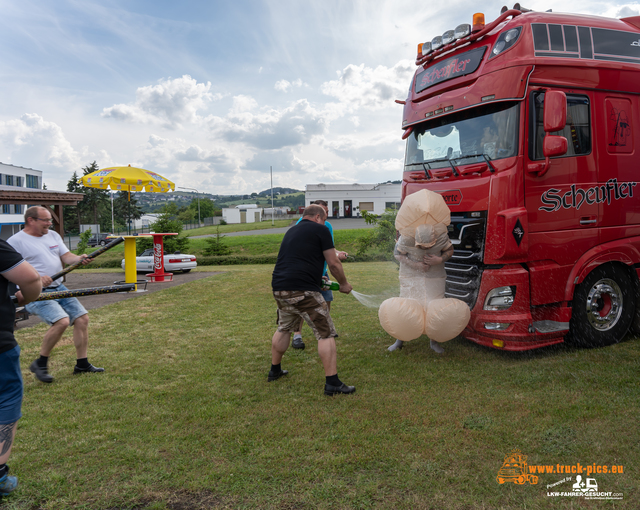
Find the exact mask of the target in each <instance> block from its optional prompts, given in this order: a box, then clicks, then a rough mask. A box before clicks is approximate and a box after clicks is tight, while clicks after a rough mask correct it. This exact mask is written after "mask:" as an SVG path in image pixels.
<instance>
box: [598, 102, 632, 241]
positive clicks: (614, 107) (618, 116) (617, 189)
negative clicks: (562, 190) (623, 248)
mask: <svg viewBox="0 0 640 510" xmlns="http://www.w3.org/2000/svg"><path fill="white" fill-rule="evenodd" d="M596 99H597V101H598V103H597V107H596V108H595V120H594V124H595V125H597V126H602V127H603V129H600V130H599V131H598V133H597V135H596V136H597V137H598V138H599V140H601V143H600V146H601V147H602V151H600V153H599V164H598V181H599V182H600V186H601V187H604V191H606V192H607V193H606V200H605V201H603V202H602V204H601V209H602V222H601V225H600V226H602V227H624V228H627V227H628V226H629V225H638V224H639V223H640V184H639V181H640V176H639V175H638V156H637V155H636V154H635V145H637V144H638V139H637V136H638V133H637V130H638V126H637V122H638V118H637V108H638V104H637V102H638V100H637V98H636V97H634V96H625V95H623V94H616V93H609V92H607V93H605V92H603V93H600V94H598V95H597V96H596ZM634 103H635V104H634ZM627 235H628V234H627V233H625V232H624V230H623V229H614V230H610V231H607V238H606V239H603V242H605V241H607V240H612V239H617V238H620V237H626V236H627Z"/></svg>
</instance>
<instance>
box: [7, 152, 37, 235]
mask: <svg viewBox="0 0 640 510" xmlns="http://www.w3.org/2000/svg"><path fill="white" fill-rule="evenodd" d="M29 189H42V170H34V169H33V168H24V167H21V166H14V165H7V164H5V163H0V190H5V191H26V190H29ZM26 209H27V204H6V203H5V204H1V205H0V225H1V231H0V237H1V238H2V239H7V238H9V237H10V236H12V235H13V234H15V233H16V232H19V231H20V227H21V225H22V224H23V223H24V212H25V211H26Z"/></svg>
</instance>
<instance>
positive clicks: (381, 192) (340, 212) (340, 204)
mask: <svg viewBox="0 0 640 510" xmlns="http://www.w3.org/2000/svg"><path fill="white" fill-rule="evenodd" d="M401 196H402V185H401V184H391V183H383V184H358V183H354V184H322V183H321V184H307V186H306V192H305V195H304V203H305V207H306V206H308V205H309V204H311V202H315V201H316V200H324V201H325V202H327V204H329V217H330V218H354V217H357V216H360V211H367V212H371V213H373V214H382V213H383V212H384V211H385V209H394V208H395V209H397V208H399V207H400V200H401Z"/></svg>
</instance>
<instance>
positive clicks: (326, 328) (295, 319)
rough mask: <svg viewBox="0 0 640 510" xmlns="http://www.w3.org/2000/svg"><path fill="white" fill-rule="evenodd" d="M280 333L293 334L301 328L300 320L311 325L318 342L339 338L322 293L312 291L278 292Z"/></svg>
mask: <svg viewBox="0 0 640 510" xmlns="http://www.w3.org/2000/svg"><path fill="white" fill-rule="evenodd" d="M273 297H274V298H275V299H276V303H277V304H278V331H281V332H291V331H295V330H297V329H298V326H300V318H302V319H304V321H305V322H306V323H307V324H308V325H309V327H310V328H311V329H312V330H313V334H314V335H315V336H316V338H317V339H318V340H321V339H323V338H330V337H337V336H338V333H336V328H335V327H334V325H333V321H332V320H331V316H330V315H329V307H328V306H327V302H326V301H325V300H324V298H323V297H322V294H321V293H320V292H316V291H312V290H297V291H296V290H276V291H274V292H273Z"/></svg>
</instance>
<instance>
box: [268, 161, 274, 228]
mask: <svg viewBox="0 0 640 510" xmlns="http://www.w3.org/2000/svg"><path fill="white" fill-rule="evenodd" d="M269 173H270V174H271V226H272V227H273V225H274V223H273V214H274V213H275V211H274V210H273V167H272V166H270V167H269Z"/></svg>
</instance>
